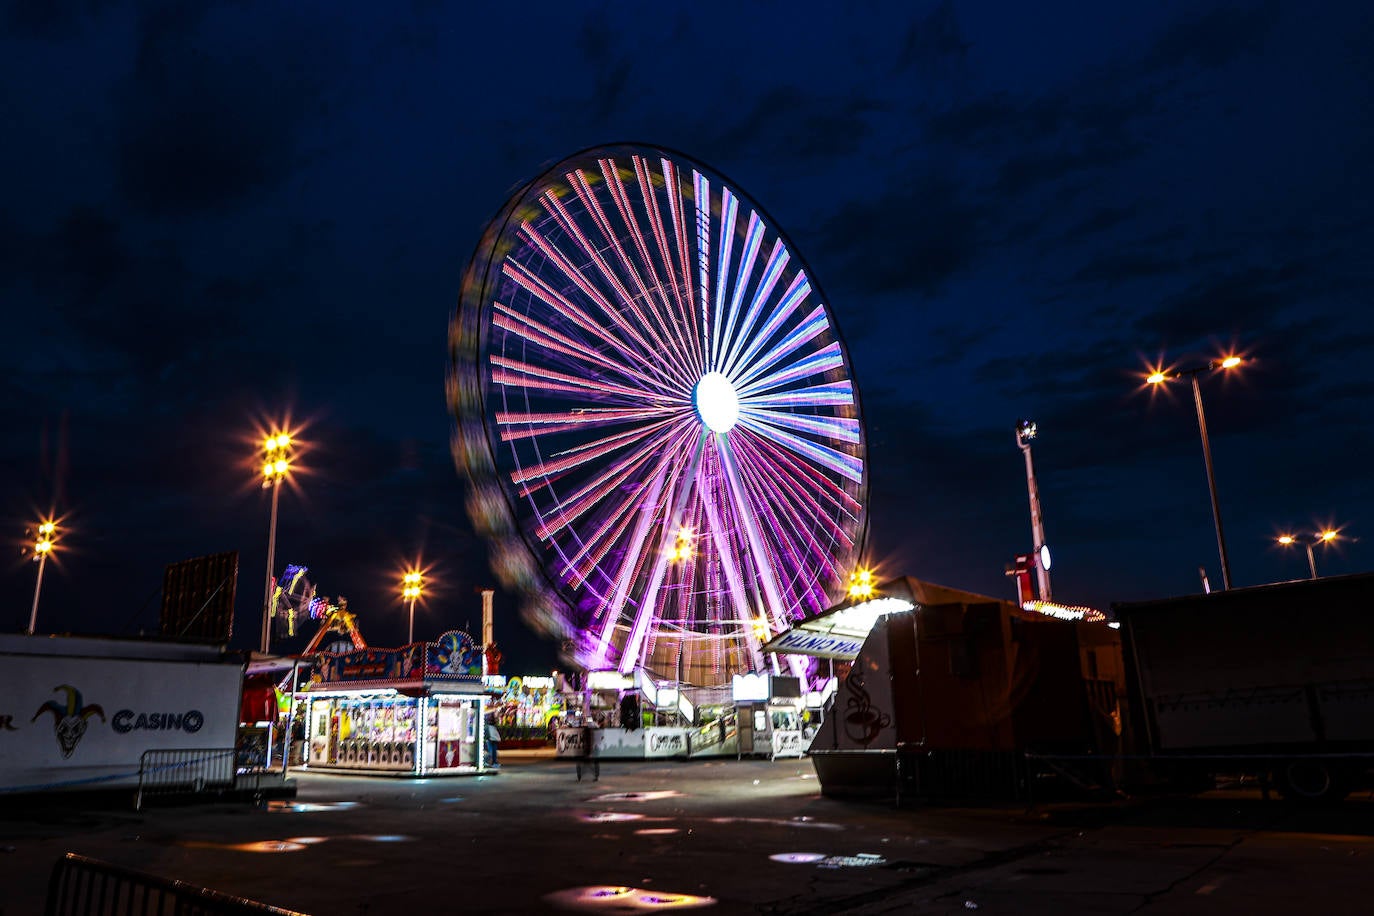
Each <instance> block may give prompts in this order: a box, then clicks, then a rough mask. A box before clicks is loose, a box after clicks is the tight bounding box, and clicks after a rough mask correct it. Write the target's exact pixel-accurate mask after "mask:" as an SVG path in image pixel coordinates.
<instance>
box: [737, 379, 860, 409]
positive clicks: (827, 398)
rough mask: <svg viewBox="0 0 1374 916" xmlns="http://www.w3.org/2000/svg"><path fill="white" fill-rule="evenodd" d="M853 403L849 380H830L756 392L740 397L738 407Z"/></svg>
mask: <svg viewBox="0 0 1374 916" xmlns="http://www.w3.org/2000/svg"><path fill="white" fill-rule="evenodd" d="M853 403H854V388H853V386H852V385H851V384H850V383H849V382H831V383H827V384H824V385H812V386H809V387H806V388H793V389H791V390H788V391H777V392H770V393H769V394H756V395H753V396H752V397H748V398H740V407H741V408H744V407H849V406H851V405H853Z"/></svg>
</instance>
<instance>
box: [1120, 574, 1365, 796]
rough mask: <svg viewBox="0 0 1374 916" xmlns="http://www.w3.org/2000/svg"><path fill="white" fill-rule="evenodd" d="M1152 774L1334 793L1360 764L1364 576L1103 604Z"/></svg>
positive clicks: (1349, 784) (1344, 789) (1289, 792)
mask: <svg viewBox="0 0 1374 916" xmlns="http://www.w3.org/2000/svg"><path fill="white" fill-rule="evenodd" d="M1112 614H1113V616H1114V617H1115V618H1116V620H1117V621H1118V622H1119V623H1120V625H1121V630H1120V632H1121V636H1122V648H1123V652H1124V662H1125V666H1126V674H1127V684H1128V695H1129V699H1130V704H1131V713H1132V715H1131V720H1132V723H1133V725H1134V732H1135V738H1136V741H1137V743H1138V744H1139V745H1141V746H1142V747H1141V749H1142V750H1143V751H1144V752H1145V755H1146V756H1147V759H1148V760H1149V762H1150V763H1151V764H1152V769H1153V770H1154V771H1155V772H1162V773H1163V774H1165V775H1167V776H1168V777H1169V778H1171V779H1173V780H1175V781H1176V782H1178V783H1179V784H1181V785H1185V786H1187V785H1191V786H1197V787H1201V786H1205V785H1208V784H1210V783H1211V781H1212V780H1213V779H1214V777H1215V776H1216V774H1219V773H1241V774H1245V773H1249V774H1253V775H1256V776H1259V777H1261V778H1264V779H1268V780H1272V782H1273V784H1274V785H1275V786H1276V787H1277V788H1278V789H1279V791H1280V792H1281V793H1283V794H1284V795H1285V796H1286V797H1289V798H1296V799H1305V800H1314V801H1315V800H1335V799H1340V798H1343V797H1344V796H1345V795H1346V794H1348V793H1349V792H1350V790H1351V789H1353V788H1356V787H1358V786H1359V785H1361V784H1363V783H1364V782H1365V781H1366V780H1367V779H1368V773H1369V769H1370V767H1371V765H1374V574H1369V573H1366V574H1361V575H1353V576H1338V577H1329V578H1323V579H1312V580H1302V581H1296V582H1282V583H1277V584H1273V585H1263V586H1256V587H1253V588H1237V589H1231V590H1229V591H1222V592H1212V593H1210V594H1202V595H1190V596H1184V597H1177V598H1166V599H1161V600H1157V601H1143V602H1133V603H1120V604H1114V605H1112Z"/></svg>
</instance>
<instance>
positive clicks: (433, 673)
mask: <svg viewBox="0 0 1374 916" xmlns="http://www.w3.org/2000/svg"><path fill="white" fill-rule="evenodd" d="M425 677H428V678H439V679H442V680H454V679H457V680H472V681H476V682H479V683H480V682H481V680H482V650H481V649H480V648H479V647H478V646H477V644H476V643H474V642H473V641H472V637H471V636H469V635H468V634H466V633H464V632H463V631H462V630H450V631H448V632H447V633H445V634H444V635H442V636H440V637H439V638H438V639H437V640H435V641H434V642H433V643H431V644H430V645H429V646H427V647H426V652H425Z"/></svg>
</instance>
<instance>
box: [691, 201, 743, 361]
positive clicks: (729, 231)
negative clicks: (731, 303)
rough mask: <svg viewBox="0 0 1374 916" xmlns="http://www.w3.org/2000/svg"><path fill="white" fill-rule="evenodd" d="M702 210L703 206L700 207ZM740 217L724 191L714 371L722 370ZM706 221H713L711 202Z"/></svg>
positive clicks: (717, 269)
mask: <svg viewBox="0 0 1374 916" xmlns="http://www.w3.org/2000/svg"><path fill="white" fill-rule="evenodd" d="M697 206H698V207H700V206H701V204H700V202H698V204H697ZM738 213H739V202H738V201H737V200H735V195H733V194H731V193H730V189H729V188H721V191H720V242H719V244H720V248H719V250H718V251H717V252H716V263H715V271H714V274H715V276H714V280H713V282H712V283H711V286H712V288H713V289H714V290H715V293H716V295H715V303H714V304H715V309H714V311H713V312H712V313H711V358H710V359H709V360H708V361H707V363H706V364H707V365H708V366H709V367H710V368H711V369H719V368H720V357H721V353H722V350H723V347H724V345H725V342H724V341H723V340H722V334H723V333H724V331H725V327H724V325H725V323H726V320H727V318H728V315H727V313H726V306H725V293H726V291H727V290H728V289H729V285H730V284H729V277H730V261H731V255H732V254H733V253H734V241H735V217H736V215H737V214H738ZM707 218H708V219H709V218H710V213H709V199H708V211H707Z"/></svg>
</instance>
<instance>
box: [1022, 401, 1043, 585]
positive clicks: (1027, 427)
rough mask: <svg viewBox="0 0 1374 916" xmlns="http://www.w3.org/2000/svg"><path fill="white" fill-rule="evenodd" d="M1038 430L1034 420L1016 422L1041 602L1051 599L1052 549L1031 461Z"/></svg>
mask: <svg viewBox="0 0 1374 916" xmlns="http://www.w3.org/2000/svg"><path fill="white" fill-rule="evenodd" d="M1037 431H1038V429H1037V427H1036V425H1035V421H1034V420H1017V421H1016V444H1017V445H1018V446H1020V447H1021V453H1022V454H1023V455H1025V456H1026V490H1027V492H1028V493H1029V494H1030V514H1031V539H1032V543H1031V546H1032V548H1033V552H1034V557H1035V575H1036V579H1037V580H1038V582H1039V585H1040V600H1041V601H1049V600H1051V599H1050V549H1049V547H1047V546H1046V545H1045V519H1044V517H1043V516H1042V515H1041V514H1040V487H1039V486H1038V485H1037V484H1036V482H1035V464H1034V462H1032V461H1031V440H1033V439H1034V438H1035V436H1036V433H1037Z"/></svg>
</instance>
